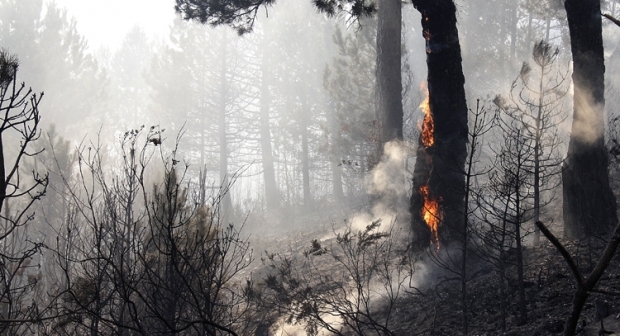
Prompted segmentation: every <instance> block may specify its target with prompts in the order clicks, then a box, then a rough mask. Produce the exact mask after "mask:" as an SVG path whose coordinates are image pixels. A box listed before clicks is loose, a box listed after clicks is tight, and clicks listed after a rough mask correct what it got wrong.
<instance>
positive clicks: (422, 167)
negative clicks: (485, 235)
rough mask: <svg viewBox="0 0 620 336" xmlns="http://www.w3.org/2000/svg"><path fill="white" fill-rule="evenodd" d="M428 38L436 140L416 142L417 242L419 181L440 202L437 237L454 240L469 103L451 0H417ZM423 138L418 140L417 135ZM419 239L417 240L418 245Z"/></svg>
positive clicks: (422, 236) (420, 233) (419, 235)
mask: <svg viewBox="0 0 620 336" xmlns="http://www.w3.org/2000/svg"><path fill="white" fill-rule="evenodd" d="M413 4H414V6H415V7H416V8H417V9H418V10H419V11H420V13H421V14H422V28H423V31H424V32H423V34H424V38H425V39H426V55H427V59H426V62H427V65H428V91H429V105H430V110H431V114H432V117H433V120H434V144H433V145H432V146H430V147H428V148H424V147H423V146H421V145H420V146H419V147H418V155H417V160H416V165H415V170H414V177H413V188H414V190H413V193H412V196H411V213H412V225H413V230H414V234H415V236H416V238H415V243H416V245H418V247H425V246H428V244H429V240H428V237H429V235H430V232H429V229H428V227H426V224H425V223H424V220H423V218H422V216H421V211H422V209H423V206H424V198H423V196H422V195H421V194H420V193H419V190H420V187H421V186H423V185H425V184H428V186H429V189H430V197H432V198H433V199H435V200H437V201H439V202H440V206H441V210H442V221H441V223H440V226H439V239H440V241H444V242H450V241H458V240H459V239H460V238H461V237H460V234H459V232H460V227H462V221H463V211H464V186H465V180H464V173H463V172H464V165H465V159H466V157H467V146H466V145H467V137H468V127H467V103H466V101H465V89H464V84H465V77H464V76H463V69H462V65H461V47H460V44H459V35H458V29H457V26H456V6H455V5H454V3H453V2H452V1H451V0H434V1H430V0H416V1H414V2H413ZM420 143H421V141H420ZM420 244H421V245H420Z"/></svg>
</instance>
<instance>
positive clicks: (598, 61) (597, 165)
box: [562, 0, 618, 238]
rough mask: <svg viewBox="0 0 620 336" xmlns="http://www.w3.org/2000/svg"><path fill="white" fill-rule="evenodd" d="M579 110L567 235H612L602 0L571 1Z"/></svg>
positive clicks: (566, 189) (567, 170)
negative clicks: (606, 142) (606, 131)
mask: <svg viewBox="0 0 620 336" xmlns="http://www.w3.org/2000/svg"><path fill="white" fill-rule="evenodd" d="M565 7H566V14H567V19H568V27H569V31H570V38H571V51H572V54H573V85H574V97H573V99H574V110H573V126H572V130H571V136H570V142H569V145H568V154H567V158H566V162H565V166H564V170H563V172H562V179H563V198H564V234H565V235H566V236H567V237H570V238H581V237H584V236H592V235H607V234H609V233H610V231H611V229H612V228H613V227H615V225H616V223H617V222H618V217H617V214H616V199H615V197H614V195H613V193H612V191H611V189H610V187H609V174H608V170H607V168H608V161H609V159H608V156H607V150H606V148H605V142H604V131H605V126H604V108H605V97H604V92H605V82H604V73H605V64H604V55H603V38H602V28H601V13H600V1H599V0H566V2H565Z"/></svg>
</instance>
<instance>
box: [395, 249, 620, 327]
mask: <svg viewBox="0 0 620 336" xmlns="http://www.w3.org/2000/svg"><path fill="white" fill-rule="evenodd" d="M563 244H564V245H565V246H566V247H567V248H568V250H569V251H570V252H571V254H572V255H573V256H576V258H575V260H576V261H577V262H578V264H579V265H580V266H581V267H582V269H588V268H589V267H590V265H591V263H592V265H593V264H594V263H596V257H597V256H598V252H600V251H601V250H602V248H603V244H602V243H598V244H590V245H596V246H594V247H593V248H592V249H590V248H589V246H588V244H585V243H584V242H582V243H581V244H578V243H577V242H571V241H563ZM524 259H525V264H526V272H525V278H524V280H525V287H526V302H527V313H528V316H527V322H526V323H525V324H522V325H519V323H518V322H519V321H520V319H519V311H518V306H517V290H518V286H517V281H516V279H517V277H516V274H514V269H512V270H511V272H510V273H509V277H510V279H509V281H508V300H507V302H508V304H507V318H506V330H504V331H503V330H502V328H501V320H502V318H501V313H500V312H501V309H500V305H499V302H500V295H499V293H500V290H499V281H498V276H497V274H496V273H495V272H493V271H489V272H482V273H484V274H481V275H478V276H477V277H475V278H474V279H471V280H470V281H469V282H468V290H469V294H470V296H469V298H470V300H469V323H468V324H469V334H470V335H561V334H562V330H563V327H564V321H565V318H566V316H567V315H568V313H569V312H570V309H571V301H572V295H573V292H574V290H575V280H574V278H573V275H572V273H571V272H570V270H569V268H568V267H567V266H566V263H565V261H564V259H562V257H561V256H560V254H559V253H558V252H557V251H556V249H555V248H554V247H553V246H552V245H551V244H550V243H549V242H547V241H545V242H544V243H543V244H542V246H540V247H538V248H533V247H528V248H526V249H525V251H524ZM422 293H423V294H420V293H417V294H415V295H413V294H410V295H408V297H406V298H404V299H403V300H401V302H400V303H399V306H398V308H397V312H396V316H395V319H394V322H393V324H392V329H393V330H394V331H395V332H396V334H397V335H458V334H461V333H462V329H461V328H462V327H461V326H462V322H461V321H462V320H461V319H462V309H461V305H460V301H459V298H460V282H458V281H453V283H452V284H449V282H448V283H443V284H441V285H439V286H435V287H434V288H433V287H429V288H427V289H426V290H422ZM597 298H598V299H601V300H605V301H607V303H608V305H609V311H608V314H609V316H608V317H607V318H606V319H605V321H604V323H605V329H606V330H608V331H616V332H617V335H620V257H619V256H618V254H616V256H615V257H614V259H613V260H612V262H611V264H610V265H609V268H608V269H607V271H606V272H605V274H604V275H603V277H602V278H601V280H600V282H599V284H598V285H597V287H596V289H595V292H593V293H592V294H591V295H590V297H589V299H588V301H587V303H586V305H585V307H584V310H583V311H582V315H581V319H582V320H585V321H586V327H585V328H584V329H585V330H584V331H583V332H582V333H581V334H580V335H598V331H599V326H600V322H598V319H597V309H596V308H595V304H594V301H595V299H597Z"/></svg>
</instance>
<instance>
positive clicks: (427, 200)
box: [419, 82, 441, 250]
mask: <svg viewBox="0 0 620 336" xmlns="http://www.w3.org/2000/svg"><path fill="white" fill-rule="evenodd" d="M420 90H423V91H424V92H425V94H426V98H425V99H424V101H423V102H422V104H420V109H422V111H423V112H424V119H423V120H422V123H421V125H419V127H420V139H421V141H422V145H424V148H429V147H432V146H433V145H434V144H435V134H434V131H435V123H434V121H433V116H432V114H431V107H430V100H429V93H428V89H427V87H426V82H422V84H420ZM419 192H420V195H422V197H423V198H424V205H423V207H422V210H421V213H420V215H421V216H422V218H423V219H424V222H425V223H426V225H427V226H428V227H429V229H430V230H431V243H432V244H433V245H435V246H436V248H437V250H439V246H440V244H439V231H438V229H439V224H440V222H441V209H440V207H439V202H438V201H437V200H436V199H433V198H431V195H430V187H429V186H428V183H426V184H425V185H423V186H421V187H420V189H419Z"/></svg>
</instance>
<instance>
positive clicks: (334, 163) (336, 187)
mask: <svg viewBox="0 0 620 336" xmlns="http://www.w3.org/2000/svg"><path fill="white" fill-rule="evenodd" d="M330 106H333V104H330ZM332 111H333V113H328V115H327V118H328V121H329V127H330V132H331V134H332V139H331V145H332V148H331V151H330V160H331V169H332V188H333V193H334V199H335V201H336V202H337V203H338V204H342V202H343V201H344V190H343V188H342V166H341V165H340V162H341V161H340V160H342V159H343V158H342V157H341V155H340V154H341V145H342V134H341V132H340V125H339V122H338V118H336V113H335V112H336V111H335V107H333V110H332Z"/></svg>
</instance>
